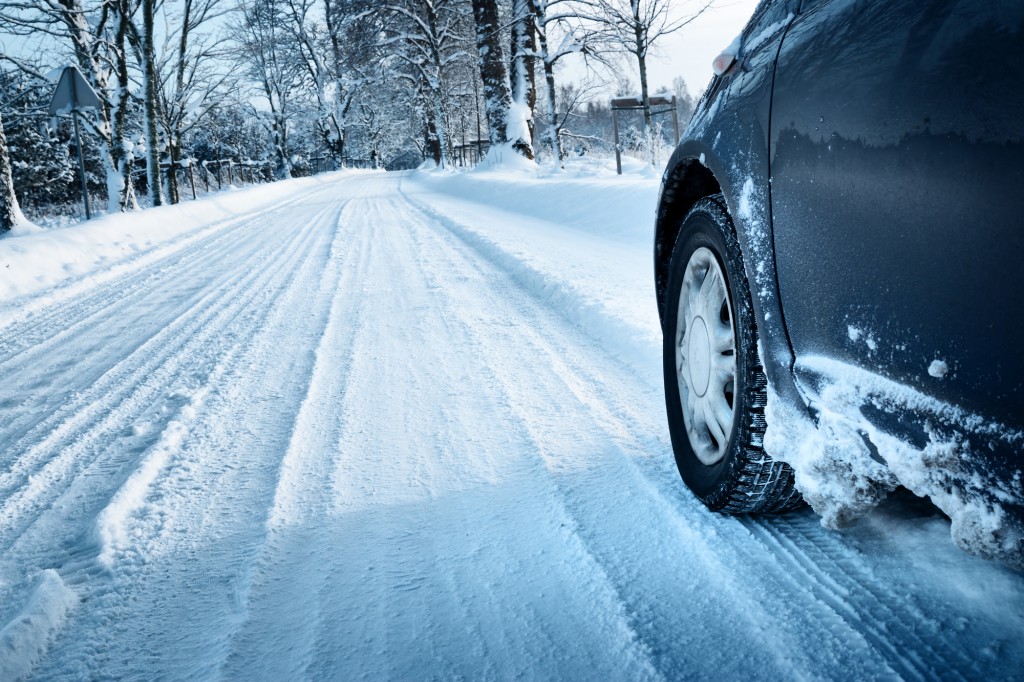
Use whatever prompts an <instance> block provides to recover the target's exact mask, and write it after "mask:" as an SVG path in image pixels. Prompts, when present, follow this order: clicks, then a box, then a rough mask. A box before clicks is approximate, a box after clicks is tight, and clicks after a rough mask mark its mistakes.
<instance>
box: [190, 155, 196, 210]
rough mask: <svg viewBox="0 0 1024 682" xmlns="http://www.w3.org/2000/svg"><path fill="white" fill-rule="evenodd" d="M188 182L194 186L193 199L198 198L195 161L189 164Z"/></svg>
mask: <svg viewBox="0 0 1024 682" xmlns="http://www.w3.org/2000/svg"><path fill="white" fill-rule="evenodd" d="M188 181H189V183H190V184H191V185H192V199H193V200H195V198H196V164H195V159H192V160H191V161H189V163H188Z"/></svg>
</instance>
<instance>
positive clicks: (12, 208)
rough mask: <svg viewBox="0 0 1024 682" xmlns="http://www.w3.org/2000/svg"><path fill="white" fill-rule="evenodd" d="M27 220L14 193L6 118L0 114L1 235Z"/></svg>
mask: <svg viewBox="0 0 1024 682" xmlns="http://www.w3.org/2000/svg"><path fill="white" fill-rule="evenodd" d="M24 220H25V218H24V216H22V214H21V208H20V207H19V206H18V197H17V195H15V193H14V178H13V177H12V175H11V157H10V155H9V154H8V153H7V136H6V135H4V117H3V114H0V234H2V233H4V232H8V231H10V230H11V229H13V228H14V226H15V225H17V224H18V223H20V222H23V221H24Z"/></svg>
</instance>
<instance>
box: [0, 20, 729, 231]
mask: <svg viewBox="0 0 1024 682" xmlns="http://www.w3.org/2000/svg"><path fill="white" fill-rule="evenodd" d="M670 5H671V3H670V2H669V0H387V2H383V3H382V2H379V1H375V0H5V2H4V3H3V5H2V6H0V41H2V42H0V229H3V228H4V227H6V228H9V227H10V226H11V225H13V224H14V223H15V222H16V221H17V220H18V219H24V217H23V216H28V219H29V220H33V221H35V222H37V223H42V224H48V225H53V224H63V223H67V222H72V221H74V220H77V219H79V218H81V215H80V214H81V208H80V203H79V200H80V197H81V194H82V189H81V185H82V184H83V183H82V177H81V176H82V173H81V172H80V171H79V162H78V152H79V149H78V144H79V142H76V136H75V133H74V125H73V124H74V123H75V120H74V119H77V123H78V124H79V127H80V130H81V133H80V136H79V137H78V138H77V139H80V144H81V156H82V164H83V168H84V180H85V182H84V185H85V186H86V187H87V191H88V196H89V197H90V199H91V201H92V204H93V206H94V207H96V208H98V209H99V210H100V211H103V210H105V211H107V212H115V211H129V210H134V209H136V208H139V207H144V206H158V205H161V204H164V203H176V202H178V201H181V200H183V199H190V198H194V197H196V196H197V194H203V193H205V192H208V191H211V190H217V189H220V188H222V187H224V186H226V185H227V186H231V185H236V184H244V183H251V182H269V181H273V180H278V179H283V178H289V177H297V176H303V175H309V174H313V173H317V172H320V171H323V170H330V169H337V168H341V167H366V168H384V169H388V170H398V169H407V168H414V167H418V166H420V165H421V164H423V163H425V162H426V163H428V164H431V165H434V166H437V167H442V168H444V167H451V166H456V167H460V166H468V165H473V164H476V163H478V162H479V161H480V160H481V159H483V158H484V157H485V155H486V154H487V153H488V151H489V150H495V153H501V151H502V150H505V149H506V148H507V149H508V150H509V153H510V154H516V155H518V156H521V157H523V158H525V159H528V160H532V161H537V162H543V163H555V164H557V163H560V162H562V161H563V160H564V159H566V158H568V157H572V156H580V155H586V154H594V155H608V154H609V153H611V152H612V151H613V150H614V144H615V142H614V138H613V131H612V115H611V110H610V107H609V102H610V96H613V95H614V96H629V97H635V98H636V102H637V110H636V112H629V113H628V114H627V115H626V116H624V118H623V125H622V130H621V133H620V137H619V141H618V144H619V148H620V150H621V151H622V152H624V153H626V154H632V155H634V156H637V157H639V158H644V159H647V160H649V161H651V162H653V163H656V162H657V161H658V158H657V157H658V156H659V154H661V153H662V151H661V150H662V149H663V148H664V147H665V145H667V144H670V143H671V142H672V140H671V137H672V134H673V131H672V124H671V122H669V121H668V120H666V119H665V117H656V116H654V115H653V114H652V107H651V105H650V98H651V97H652V96H654V95H655V92H656V89H657V90H661V91H664V92H660V93H659V94H660V96H662V97H672V96H675V97H676V102H677V106H678V114H679V117H680V119H681V120H683V121H684V122H685V120H686V119H687V118H688V116H689V112H690V111H692V108H693V103H694V102H693V98H692V96H691V94H690V92H689V90H688V88H687V84H686V83H685V81H684V80H683V79H682V78H681V77H677V78H675V79H674V81H673V83H671V84H664V83H658V84H654V83H649V82H648V80H649V79H648V76H647V61H648V58H649V56H650V54H651V51H652V49H654V48H655V47H656V44H657V42H658V41H659V40H660V39H661V38H663V37H664V36H666V35H668V34H670V33H674V32H676V31H678V30H680V29H681V28H683V27H684V26H685V25H686V24H688V23H689V22H690V21H692V20H693V19H694V18H696V17H697V16H699V15H700V14H701V13H703V12H704V11H705V10H707V9H708V7H709V6H710V5H711V2H709V1H707V0H698V1H696V2H692V3H689V4H688V6H687V7H686V10H685V12H683V13H680V11H679V7H675V8H672V7H670ZM65 65H71V66H74V67H75V68H77V70H78V71H79V72H80V74H81V75H82V77H83V78H84V79H85V81H86V82H88V84H89V86H91V88H92V90H94V91H95V93H96V95H97V97H98V99H99V102H100V106H98V107H92V108H82V109H78V108H76V109H74V110H71V111H61V112H57V113H58V114H60V115H58V116H52V115H51V113H50V111H49V108H50V107H49V104H50V100H51V97H52V95H53V92H54V86H55V83H56V81H57V78H58V77H59V75H60V73H61V70H62V67H63V66H65ZM637 75H638V77H637ZM654 113H657V112H654Z"/></svg>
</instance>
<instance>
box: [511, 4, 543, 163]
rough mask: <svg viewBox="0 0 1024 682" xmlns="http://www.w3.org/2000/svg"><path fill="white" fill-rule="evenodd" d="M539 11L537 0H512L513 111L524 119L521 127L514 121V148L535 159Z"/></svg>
mask: <svg viewBox="0 0 1024 682" xmlns="http://www.w3.org/2000/svg"><path fill="white" fill-rule="evenodd" d="M537 11H538V8H537V3H536V1H535V0H513V2H512V18H513V21H512V101H513V102H514V103H515V107H514V108H513V110H512V111H513V115H515V116H517V117H519V118H520V119H522V120H521V121H520V125H519V126H515V124H514V123H513V122H512V121H510V122H509V127H510V128H512V131H511V133H512V134H511V137H514V138H515V139H514V140H512V146H513V148H514V149H515V150H516V151H518V152H519V153H520V154H522V155H523V156H525V157H526V158H528V159H533V110H534V108H535V107H536V106H537V83H536V73H535V69H534V64H535V62H536V59H537V58H536V54H537ZM524 126H525V129H523V127H524ZM515 128H519V130H516V129H515Z"/></svg>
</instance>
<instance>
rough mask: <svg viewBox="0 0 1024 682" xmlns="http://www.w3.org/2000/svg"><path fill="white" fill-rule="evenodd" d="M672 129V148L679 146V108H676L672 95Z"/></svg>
mask: <svg viewBox="0 0 1024 682" xmlns="http://www.w3.org/2000/svg"><path fill="white" fill-rule="evenodd" d="M672 127H673V129H674V130H675V133H676V139H675V141H674V143H673V146H675V145H677V144H679V107H677V106H676V96H675V95H672Z"/></svg>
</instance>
